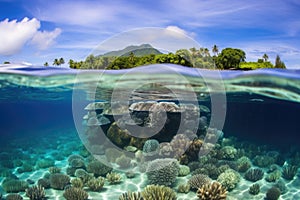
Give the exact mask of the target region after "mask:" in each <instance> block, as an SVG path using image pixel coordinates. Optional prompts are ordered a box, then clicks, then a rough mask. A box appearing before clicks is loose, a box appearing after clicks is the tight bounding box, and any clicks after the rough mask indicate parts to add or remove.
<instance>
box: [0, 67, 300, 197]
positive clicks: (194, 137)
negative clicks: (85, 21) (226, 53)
mask: <svg viewBox="0 0 300 200" xmlns="http://www.w3.org/2000/svg"><path fill="white" fill-rule="evenodd" d="M0 73H1V74H0V87H1V90H0V120H1V121H0V128H1V134H0V143H1V144H0V181H1V182H0V183H1V184H0V185H1V196H2V199H7V200H20V199H30V200H44V199H49V200H60V199H67V200H87V199H96V200H175V199H178V200H187V199H193V200H197V199H200V200H224V199H228V200H236V199H249V200H250V199H253V200H262V199H265V200H277V199H282V200H298V199H300V178H299V176H300V173H299V167H300V135H299V134H300V131H299V130H300V124H299V113H300V70H287V69H260V70H253V71H238V70H236V71H235V70H233V71H227V70H222V71H219V70H203V69H202V70H200V69H196V68H188V67H182V66H178V65H171V64H157V65H156V64H155V65H149V66H143V67H137V68H133V69H128V70H117V71H113V70H74V69H66V68H59V67H47V68H45V67H38V66H26V65H13V64H7V65H2V66H1V67H0Z"/></svg>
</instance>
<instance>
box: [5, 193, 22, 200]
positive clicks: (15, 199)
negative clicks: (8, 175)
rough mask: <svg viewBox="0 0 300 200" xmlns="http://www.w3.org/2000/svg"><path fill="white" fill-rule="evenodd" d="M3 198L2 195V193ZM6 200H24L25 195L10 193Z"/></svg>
mask: <svg viewBox="0 0 300 200" xmlns="http://www.w3.org/2000/svg"><path fill="white" fill-rule="evenodd" d="M0 199H1V195H0ZM6 200H23V197H22V196H21V195H20V194H8V195H6Z"/></svg>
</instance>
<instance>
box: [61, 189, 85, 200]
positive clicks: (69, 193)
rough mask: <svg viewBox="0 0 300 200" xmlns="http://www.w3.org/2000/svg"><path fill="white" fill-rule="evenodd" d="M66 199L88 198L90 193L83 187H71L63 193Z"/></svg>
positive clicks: (82, 199) (79, 199) (81, 199)
mask: <svg viewBox="0 0 300 200" xmlns="http://www.w3.org/2000/svg"><path fill="white" fill-rule="evenodd" d="M63 196H64V198H65V199H66V200H87V199H88V198H89V195H88V193H87V192H86V191H84V190H83V189H81V188H74V187H69V188H67V189H66V190H65V192H64V193H63Z"/></svg>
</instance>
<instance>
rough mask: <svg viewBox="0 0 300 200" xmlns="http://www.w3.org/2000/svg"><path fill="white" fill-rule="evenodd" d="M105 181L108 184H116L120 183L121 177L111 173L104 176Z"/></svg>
mask: <svg viewBox="0 0 300 200" xmlns="http://www.w3.org/2000/svg"><path fill="white" fill-rule="evenodd" d="M106 179H107V181H108V182H109V183H110V184H117V183H120V182H121V180H122V177H121V175H120V174H118V173H114V172H112V173H108V174H107V175H106Z"/></svg>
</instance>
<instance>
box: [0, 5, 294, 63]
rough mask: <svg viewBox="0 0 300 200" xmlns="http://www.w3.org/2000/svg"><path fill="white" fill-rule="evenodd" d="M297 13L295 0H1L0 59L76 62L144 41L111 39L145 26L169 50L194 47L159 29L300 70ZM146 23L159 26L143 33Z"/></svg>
mask: <svg viewBox="0 0 300 200" xmlns="http://www.w3.org/2000/svg"><path fill="white" fill-rule="evenodd" d="M299 11H300V1H299V0H276V1H273V0H264V1H253V0H244V1H241V0H232V1H230V2H228V0H174V1H168V0H160V1H154V0H152V1H150V0H145V1H142V0H139V1H134V0H131V1H126V0H115V1H101V0H98V1H96V0H94V1H88V0H75V1H68V0H65V1H59V0H53V1H44V0H36V1H33V0H31V1H30V0H28V1H21V0H19V1H17V0H16V1H14V0H0V62H1V63H2V62H4V61H11V62H30V63H34V64H43V63H44V62H46V61H47V62H49V63H50V64H52V61H53V59H54V58H59V57H64V58H65V60H67V61H68V60H69V59H70V58H72V59H74V60H81V59H84V58H85V57H86V56H87V55H88V54H89V53H91V52H93V50H94V49H95V48H96V47H97V46H98V47H99V45H100V46H101V45H102V47H103V48H104V46H106V47H107V46H108V44H111V45H110V48H111V49H121V48H123V46H122V45H125V43H123V42H124V40H126V41H127V40H128V42H130V43H134V42H136V44H139V43H143V42H144V43H145V42H148V41H149V40H147V39H145V40H141V39H140V40H139V39H136V38H134V37H136V34H129V35H130V36H131V37H132V38H130V39H128V37H129V36H128V37H121V38H122V39H121V40H118V41H116V38H118V37H115V36H116V35H118V36H120V34H121V35H122V33H124V32H125V33H128V32H129V33H132V32H134V31H133V30H145V31H146V32H147V34H145V32H144V33H142V35H146V36H147V37H150V36H152V37H154V36H155V38H156V39H155V40H157V41H159V44H160V45H162V48H166V49H169V50H174V49H176V48H182V47H187V46H184V45H183V43H185V44H186V45H187V44H188V45H190V44H191V45H192V44H193V43H189V42H184V40H182V41H179V40H180V39H179V38H178V37H173V39H172V41H167V40H165V39H164V38H163V34H158V33H159V32H164V31H165V30H169V31H175V32H178V33H180V34H185V35H186V36H187V37H186V38H189V40H192V41H194V42H195V43H197V44H199V45H200V46H204V47H207V48H209V49H211V47H212V46H213V45H214V44H216V45H217V46H218V47H219V49H220V50H221V49H222V48H226V47H233V48H241V49H243V50H244V51H245V52H246V55H247V59H246V60H247V61H256V60H257V59H258V58H260V57H261V56H262V55H263V54H264V53H267V54H268V55H269V57H270V61H272V62H274V60H275V56H276V55H277V54H278V55H280V57H281V59H282V60H283V61H284V62H285V63H286V65H287V67H288V68H300V15H299V14H298V13H299ZM149 27H152V28H154V30H155V28H157V30H159V31H158V32H156V31H153V29H150V32H151V30H152V31H153V32H151V33H149ZM155 32H156V34H155ZM160 37H161V38H160ZM144 38H145V37H144ZM119 39H120V38H119ZM148 39H149V38H148ZM111 40H114V42H111V43H109V42H108V43H107V44H106V45H104V44H105V42H107V41H111ZM186 41H187V40H186ZM163 43H166V44H163ZM121 44H122V45H121ZM152 45H153V46H154V47H156V45H155V42H154V43H153V44H152ZM182 45H183V46H182ZM171 46H172V47H171ZM195 46H196V45H195ZM191 47H192V46H191ZM197 47H198V46H197ZM111 49H107V50H111Z"/></svg>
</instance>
